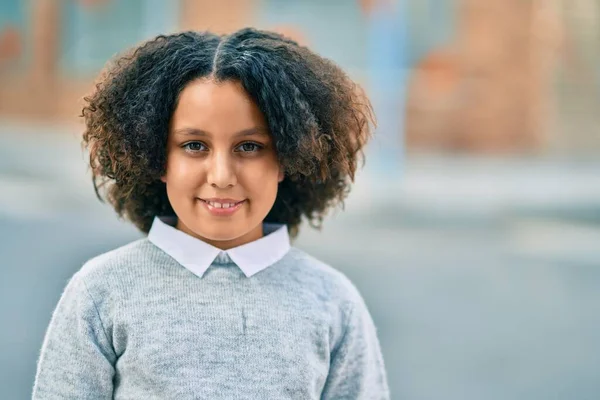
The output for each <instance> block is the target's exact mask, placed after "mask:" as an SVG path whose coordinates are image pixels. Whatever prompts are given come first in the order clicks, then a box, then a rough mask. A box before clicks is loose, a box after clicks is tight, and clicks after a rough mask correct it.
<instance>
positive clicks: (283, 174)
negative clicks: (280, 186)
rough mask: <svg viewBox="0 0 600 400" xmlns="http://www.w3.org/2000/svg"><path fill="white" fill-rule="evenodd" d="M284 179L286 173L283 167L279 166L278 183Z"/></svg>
mask: <svg viewBox="0 0 600 400" xmlns="http://www.w3.org/2000/svg"><path fill="white" fill-rule="evenodd" d="M283 178H285V172H284V170H283V166H282V165H280V166H279V175H278V176H277V179H278V182H281V181H283Z"/></svg>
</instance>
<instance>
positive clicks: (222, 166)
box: [207, 152, 237, 189]
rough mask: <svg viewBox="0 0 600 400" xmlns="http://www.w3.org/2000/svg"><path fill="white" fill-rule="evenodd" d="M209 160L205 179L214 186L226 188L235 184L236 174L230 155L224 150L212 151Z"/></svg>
mask: <svg viewBox="0 0 600 400" xmlns="http://www.w3.org/2000/svg"><path fill="white" fill-rule="evenodd" d="M213 154H214V155H213V157H212V159H211V160H210V161H209V167H208V174H207V180H208V183H209V184H210V185H211V186H212V187H215V188H219V189H226V188H229V187H233V186H235V184H236V183H237V176H236V173H235V168H234V166H233V165H232V164H233V163H232V160H231V157H230V156H229V155H228V154H224V152H218V153H216V152H215V153H213Z"/></svg>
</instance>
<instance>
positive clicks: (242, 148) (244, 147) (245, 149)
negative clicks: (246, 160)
mask: <svg viewBox="0 0 600 400" xmlns="http://www.w3.org/2000/svg"><path fill="white" fill-rule="evenodd" d="M263 148H264V146H262V145H260V144H258V143H254V142H246V143H242V144H240V145H239V146H238V147H237V148H236V151H238V152H241V153H256V152H258V151H260V150H262V149H263Z"/></svg>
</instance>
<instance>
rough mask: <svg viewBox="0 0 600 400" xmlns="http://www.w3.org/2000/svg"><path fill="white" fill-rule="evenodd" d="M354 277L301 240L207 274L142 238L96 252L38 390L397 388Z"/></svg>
mask: <svg viewBox="0 0 600 400" xmlns="http://www.w3.org/2000/svg"><path fill="white" fill-rule="evenodd" d="M389 397H390V395H389V389H388V383H387V378H386V373H385V368H384V362H383V358H382V354H381V349H380V345H379V341H378V338H377V333H376V328H375V326H374V324H373V321H372V319H371V316H370V314H369V311H368V309H367V306H366V305H365V302H364V300H363V298H362V297H361V295H360V293H359V292H358V290H357V289H356V287H355V286H354V285H353V283H351V281H350V280H349V279H348V278H347V277H346V276H345V275H344V274H342V273H341V272H339V271H338V270H336V269H334V268H332V267H330V266H328V265H326V264H324V263H322V262H320V261H318V260H316V259H315V258H313V257H311V256H309V255H307V254H306V253H304V252H302V251H301V250H299V249H297V248H294V247H292V248H291V250H290V251H289V252H288V253H287V254H286V255H285V256H284V257H283V258H282V259H281V260H280V261H278V262H277V263H276V264H274V265H273V266H271V267H269V268H267V269H265V270H263V271H261V272H259V273H257V274H256V275H254V276H252V277H250V278H247V277H245V276H244V274H243V273H242V271H241V270H240V269H239V268H237V266H236V265H235V264H233V262H232V261H231V259H230V258H228V256H227V255H225V254H223V255H222V256H220V257H218V258H217V259H215V261H214V262H213V263H212V265H211V267H210V268H209V269H208V270H207V271H206V274H205V275H204V276H203V277H202V278H199V277H198V276H196V275H194V274H192V273H191V272H190V271H189V270H187V269H185V268H183V267H182V266H181V265H180V264H178V263H177V262H176V261H175V260H174V259H173V258H171V257H170V256H169V255H167V254H166V253H164V252H163V251H162V250H160V249H159V248H158V247H156V246H155V245H153V244H152V243H151V242H150V241H148V239H141V240H138V241H135V242H133V243H130V244H128V245H126V246H124V247H121V248H119V249H116V250H113V251H111V252H108V253H105V254H103V255H100V256H98V257H96V258H94V259H92V260H90V261H89V262H87V263H86V264H85V265H84V266H83V267H82V268H81V269H80V270H79V271H78V272H77V273H75V274H74V275H73V277H72V278H71V279H70V281H69V282H68V284H67V285H66V288H65V290H64V292H63V293H62V296H61V298H60V301H59V302H58V305H57V307H56V309H55V311H54V313H53V315H52V319H51V321H50V325H49V327H48V329H47V332H46V335H45V338H44V342H43V345H42V349H41V354H40V357H39V360H38V364H37V373H36V376H35V384H34V388H33V398H34V399H112V398H114V399H145V400H151V399H178V400H182V399H211V400H218V399H251V400H258V399H302V400H309V399H389Z"/></svg>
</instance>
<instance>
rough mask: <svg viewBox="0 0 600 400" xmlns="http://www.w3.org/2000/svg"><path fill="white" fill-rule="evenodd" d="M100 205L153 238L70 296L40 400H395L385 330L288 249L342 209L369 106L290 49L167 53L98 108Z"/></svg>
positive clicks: (120, 67) (100, 89) (252, 39)
mask: <svg viewBox="0 0 600 400" xmlns="http://www.w3.org/2000/svg"><path fill="white" fill-rule="evenodd" d="M85 100H86V102H87V104H86V106H85V107H84V109H83V113H82V114H83V115H82V116H83V117H84V119H85V123H86V130H85V133H84V144H85V145H86V146H87V148H88V149H89V152H90V164H91V167H92V171H93V179H94V187H95V189H96V193H97V194H98V196H99V197H100V198H101V199H102V198H105V199H106V200H107V201H108V202H109V203H110V204H112V206H113V207H114V208H115V210H116V212H117V213H118V214H119V215H120V216H121V217H124V218H126V219H128V220H129V221H131V222H132V223H134V224H135V225H136V226H137V227H138V228H139V229H140V230H141V231H143V232H144V233H147V238H144V239H141V240H138V241H135V242H133V243H130V244H128V245H126V246H124V247H121V248H118V249H116V250H113V251H110V252H108V253H106V254H103V255H100V256H98V257H96V258H94V259H92V260H90V261H89V262H87V263H86V264H85V265H84V266H83V267H82V268H81V269H80V270H79V271H78V272H77V273H75V274H74V275H73V277H72V278H71V279H70V281H69V282H68V284H67V285H66V288H65V290H64V292H63V294H62V296H61V298H60V301H59V303H58V305H57V307H56V309H55V311H54V313H53V315H52V319H51V322H50V325H49V327H48V330H47V332H46V336H45V339H44V343H43V346H42V349H41V355H40V358H39V360H38V366H37V373H36V378H35V384H34V390H33V398H34V399H110V398H115V399H213V400H215V399H252V400H256V399H303V400H306V399H388V398H389V389H388V383H387V378H386V373H385V369H384V362H383V358H382V355H381V350H380V345H379V342H378V338H377V334H376V328H375V326H374V324H373V321H372V318H371V316H370V314H369V311H368V309H367V306H366V305H365V302H364V300H363V298H362V297H361V294H360V293H359V292H358V290H357V289H356V287H355V286H354V285H353V283H351V282H350V281H349V280H348V278H347V277H346V276H345V275H343V274H342V273H341V272H339V271H337V270H336V269H334V268H332V267H330V266H328V265H326V264H324V263H322V262H320V261H319V260H316V259H315V258H312V257H311V256H309V255H308V254H306V253H304V252H302V251H301V250H299V249H297V248H294V247H291V245H290V236H291V237H294V236H296V235H297V233H298V227H299V225H300V222H301V220H302V218H303V217H304V218H306V219H307V220H308V221H309V222H311V223H312V224H313V225H315V226H317V227H319V226H320V223H321V221H322V218H323V216H324V214H325V213H326V211H327V210H328V209H329V208H331V207H332V206H334V205H336V204H337V203H339V202H341V201H343V199H344V197H345V196H346V194H347V193H348V190H349V184H350V183H351V182H352V181H353V179H354V173H355V170H356V167H357V159H358V157H359V156H360V155H362V149H363V146H364V145H365V143H366V141H367V139H368V137H369V136H370V133H371V125H372V124H371V122H372V110H371V106H370V103H369V101H368V99H367V98H366V97H365V96H364V94H363V92H362V91H361V90H359V89H358V87H357V85H355V84H354V83H353V82H352V81H351V80H350V79H349V78H348V77H347V76H346V75H345V74H344V73H343V72H342V71H341V70H340V69H339V67H337V66H336V65H334V64H333V63H332V62H330V61H328V60H326V59H324V58H321V57H319V56H318V55H316V54H314V53H313V52H311V51H310V50H308V49H307V48H305V47H302V46H299V45H298V44H297V43H296V42H294V41H292V40H289V39H287V38H284V37H282V36H280V35H278V34H275V33H271V32H266V31H259V30H255V29H244V30H241V31H238V32H235V33H233V34H231V35H226V36H218V35H215V34H212V33H209V32H204V33H199V32H185V33H179V34H174V35H169V36H158V37H157V38H155V39H154V40H151V41H149V42H147V43H145V44H144V45H142V46H141V47H139V48H137V49H135V50H134V51H133V52H131V53H129V54H128V55H124V56H122V57H120V58H118V59H117V60H116V62H115V63H114V64H113V65H110V66H109V68H107V70H106V72H105V73H104V74H103V75H102V77H101V80H100V82H99V83H98V84H97V85H96V89H95V92H94V93H93V94H92V95H91V96H90V97H86V99H85Z"/></svg>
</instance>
